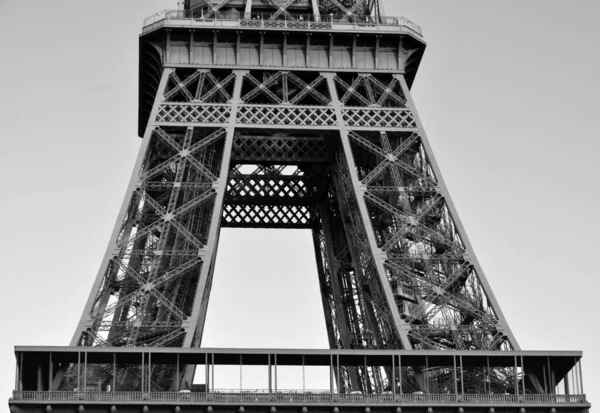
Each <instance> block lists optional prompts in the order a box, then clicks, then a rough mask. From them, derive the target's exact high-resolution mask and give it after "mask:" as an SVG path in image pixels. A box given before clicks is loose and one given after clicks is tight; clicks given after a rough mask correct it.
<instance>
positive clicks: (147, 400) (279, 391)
mask: <svg viewBox="0 0 600 413" xmlns="http://www.w3.org/2000/svg"><path fill="white" fill-rule="evenodd" d="M15 355H16V366H17V373H16V376H15V388H16V390H15V391H14V392H13V397H12V398H11V399H10V400H9V405H10V410H11V412H12V413H42V412H45V413H50V412H51V411H57V412H58V411H60V412H70V411H73V410H74V409H77V411H78V412H79V413H83V411H88V412H106V411H107V410H110V411H111V412H112V413H116V412H117V411H127V412H130V411H131V412H133V411H135V412H139V411H143V412H146V413H147V412H173V411H175V412H182V411H186V412H192V411H194V412H195V411H198V409H199V408H200V409H203V410H204V411H206V412H238V413H239V412H244V411H256V412H258V411H261V412H264V411H271V412H276V411H286V412H287V411H290V412H291V411H294V412H296V411H300V410H301V411H302V412H304V413H307V412H309V411H318V412H325V411H327V412H331V411H333V412H341V411H352V412H367V413H369V412H391V411H395V412H397V413H400V412H421V413H422V412H424V411H427V412H430V413H431V412H434V411H435V412H446V411H447V412H457V411H458V412H466V411H472V412H476V411H478V412H486V413H489V412H503V411H507V412H509V411H510V412H514V413H517V412H520V413H524V412H538V411H539V412H583V411H585V410H586V409H588V408H589V407H590V404H589V403H588V401H587V399H586V396H585V394H584V392H583V382H582V375H581V352H575V351H561V352H555V351H553V352H547V351H512V352H497V351H445V352H439V351H419V350H412V351H402V350H283V349H280V350H277V349H268V350H263V349H203V348H200V349H181V348H147V349H144V348H132V347H128V348H124V347H123V348H107V347H103V348H101V347H92V348H84V347H16V348H15ZM189 365H195V366H196V378H195V383H197V382H198V381H199V382H200V383H201V384H193V385H191V386H189V385H186V384H184V382H183V381H182V380H181V379H180V377H181V375H180V373H181V372H182V371H184V370H185V367H186V366H189ZM165 366H168V367H171V368H172V370H173V372H174V373H175V374H173V375H172V377H171V380H172V381H171V382H170V388H171V391H168V392H165V391H156V389H155V387H156V386H157V382H158V381H159V380H161V377H159V373H158V372H163V373H164V371H165V370H164V368H161V367H165ZM227 368H229V370H227ZM231 368H233V369H234V370H235V371H232V370H231ZM238 368H239V370H238ZM294 368H295V370H294ZM353 368H360V369H365V371H368V370H369V369H382V370H384V371H385V372H386V376H387V377H388V381H389V383H396V384H395V385H390V384H387V385H385V387H382V388H380V389H375V388H373V389H371V390H369V391H351V389H348V390H347V391H346V392H340V391H338V385H337V383H340V382H341V381H343V380H344V378H343V376H344V371H347V370H348V369H353ZM123 369H126V370H127V371H128V373H129V374H128V377H130V378H131V379H130V380H128V381H127V382H126V383H122V382H121V383H120V382H119V381H117V379H115V377H119V376H120V374H119V373H120V371H122V370H123ZM257 369H258V370H257ZM99 370H106V371H111V370H112V371H113V373H114V374H113V379H112V381H110V382H96V381H95V377H96V378H97V377H100V376H99V375H98V374H97V372H98V371H99ZM244 370H246V371H247V373H248V375H249V376H250V378H249V379H247V378H244ZM248 370H250V371H248ZM238 371H239V373H238ZM69 372H70V373H71V374H69ZM399 372H400V373H399ZM199 373H201V374H199ZM293 376H295V377H293ZM307 378H309V379H307ZM469 378H470V379H469ZM499 378H501V382H499V381H498V380H499ZM163 379H164V377H163ZM294 379H296V382H298V383H301V386H298V388H294V389H289V388H286V389H283V388H282V386H281V383H282V382H286V383H290V380H291V381H293V380H294ZM223 382H225V383H227V386H226V387H224V388H220V387H217V386H218V384H217V386H215V383H220V384H222V383H223ZM315 383H321V384H322V383H327V386H325V388H320V389H315V387H314V384H315ZM161 386H164V382H163V383H161ZM382 386H383V384H382Z"/></svg>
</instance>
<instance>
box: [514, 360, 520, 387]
mask: <svg viewBox="0 0 600 413" xmlns="http://www.w3.org/2000/svg"><path fill="white" fill-rule="evenodd" d="M514 359H515V374H514V376H515V396H518V395H519V378H518V377H517V372H518V371H519V368H518V366H517V356H515V357H514Z"/></svg>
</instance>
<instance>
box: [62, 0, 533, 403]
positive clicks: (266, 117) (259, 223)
mask: <svg viewBox="0 0 600 413" xmlns="http://www.w3.org/2000/svg"><path fill="white" fill-rule="evenodd" d="M424 47H425V44H424V42H423V40H422V38H421V36H420V32H419V31H417V30H416V29H415V25H414V24H412V23H410V24H409V23H407V21H406V20H405V19H398V18H389V17H386V16H382V13H381V9H380V7H379V4H378V2H377V1H375V0H351V1H350V0H311V1H309V0H246V1H242V0H219V1H216V0H199V1H196V0H188V1H187V3H186V5H185V8H184V10H179V11H175V12H169V13H167V14H165V15H164V16H162V17H161V18H158V19H156V18H153V19H152V21H149V22H148V24H147V25H146V27H145V28H144V33H143V35H142V36H141V37H140V56H141V57H140V134H141V136H142V137H143V141H142V145H141V149H140V152H139V156H138V158H137V162H136V165H135V168H134V172H133V175H132V178H131V181H130V185H129V188H128V190H127V193H126V196H125V201H124V204H123V207H122V209H121V212H120V214H119V217H118V222H117V224H116V227H115V230H114V232H113V235H112V238H111V240H110V243H109V246H108V248H107V251H106V254H105V257H104V260H103V261H102V264H101V268H100V270H99V273H98V276H97V278H96V281H95V283H94V286H93V288H92V292H91V294H90V297H89V299H88V301H87V304H86V306H85V309H84V311H83V314H82V316H81V320H80V322H79V325H78V327H77V330H76V332H75V335H74V337H73V340H72V342H71V345H72V346H113V347H119V346H137V347H142V346H143V347H199V346H200V345H201V343H202V336H203V328H204V322H205V318H206V311H207V305H208V300H209V295H210V290H211V284H212V279H213V272H214V271H213V270H214V266H215V257H216V252H217V246H218V240H219V232H220V229H221V228H222V227H236V228H306V229H311V230H312V234H313V240H314V248H315V255H316V260H317V267H318V273H319V274H318V276H319V282H320V288H321V293H322V302H323V308H324V313H325V320H326V325H327V333H328V337H329V343H330V346H331V348H332V349H403V350H518V349H519V347H518V344H517V342H516V340H515V338H514V337H513V335H512V333H511V331H510V329H509V327H508V325H507V323H506V320H505V318H504V316H503V314H502V312H501V310H500V307H499V306H498V303H497V301H496V299H495V298H494V295H493V293H492V291H491V289H490V286H489V284H488V282H487V280H486V278H485V276H484V274H483V271H482V269H481V267H480V266H479V263H478V262H477V259H476V257H475V255H474V253H473V249H472V247H471V245H470V243H469V241H468V239H467V237H466V234H465V231H464V228H463V226H462V225H461V223H460V220H459V219H458V215H457V213H456V209H455V207H454V205H453V204H452V201H451V199H450V197H449V196H448V190H447V187H446V185H445V183H444V181H443V179H442V177H441V174H440V170H439V167H438V165H437V163H436V161H435V158H434V156H433V152H432V149H431V147H430V144H429V142H428V140H427V136H426V134H425V131H424V129H423V126H422V124H421V121H420V119H419V117H418V114H417V111H416V108H415V105H414V102H413V100H412V98H411V95H410V85H411V84H412V81H413V79H414V76H415V73H416V70H417V68H418V65H419V61H420V57H421V55H422V53H423V50H424ZM342 370H343V371H342V372H341V375H340V376H339V380H340V383H338V385H339V387H340V388H341V389H345V390H346V391H351V390H361V391H375V390H378V391H382V390H383V389H385V388H387V387H390V386H391V380H392V376H395V377H401V378H402V380H404V381H405V382H406V383H412V385H413V386H414V389H415V391H419V388H420V385H419V380H420V379H419V377H421V378H422V377H423V374H425V373H424V372H423V371H419V370H418V369H417V370H411V369H409V368H404V371H403V372H400V373H398V372H396V371H394V369H389V368H376V367H369V366H364V367H361V366H359V367H352V368H347V369H342ZM71 373H72V372H71ZM109 373H110V372H107V371H103V370H102V369H97V370H96V373H95V374H97V375H98V377H99V378H101V377H103V376H102V375H105V376H106V375H109ZM65 374H67V375H69V374H70V373H69V371H66V372H65ZM132 374H133V373H132ZM173 374H174V371H173V366H171V367H170V368H165V369H164V371H163V372H162V373H160V374H159V376H161V377H163V378H164V383H172V380H171V381H169V380H167V378H168V377H171V378H172V376H173ZM191 374H192V373H190V372H189V371H188V372H187V376H186V377H187V378H184V380H186V379H187V380H189V379H190V377H191ZM427 374H430V375H431V374H438V375H439V376H440V377H442V375H443V371H442V370H439V371H437V373H435V372H434V369H432V370H430V371H429V372H428V373H427ZM477 377H478V376H477V375H473V377H472V379H473V380H476V379H477ZM440 380H441V378H440ZM488 380H492V381H494V380H495V381H502V380H504V381H506V380H509V379H507V377H506V376H505V375H503V372H502V370H501V369H497V370H495V371H494V374H492V375H491V376H489V377H488ZM421 381H422V380H421ZM158 383H159V384H158V385H157V386H158V387H157V388H161V384H160V383H161V381H160V380H158ZM407 385H408V384H407ZM169 386H171V385H169V384H165V385H164V386H163V387H164V388H163V389H162V390H163V391H167V390H170V389H169ZM528 386H530V390H531V391H532V392H535V391H536V390H539V389H540V386H539V383H538V381H537V379H536V378H535V377H531V378H530V379H529V380H528Z"/></svg>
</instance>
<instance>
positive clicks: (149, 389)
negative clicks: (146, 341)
mask: <svg viewBox="0 0 600 413" xmlns="http://www.w3.org/2000/svg"><path fill="white" fill-rule="evenodd" d="M151 391H152V352H150V351H149V352H148V393H150V392H151Z"/></svg>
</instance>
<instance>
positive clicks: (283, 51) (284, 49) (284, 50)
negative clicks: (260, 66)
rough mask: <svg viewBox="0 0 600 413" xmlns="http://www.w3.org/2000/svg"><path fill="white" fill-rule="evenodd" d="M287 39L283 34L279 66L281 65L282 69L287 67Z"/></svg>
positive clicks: (286, 35) (285, 34)
mask: <svg viewBox="0 0 600 413" xmlns="http://www.w3.org/2000/svg"><path fill="white" fill-rule="evenodd" d="M287 37H288V34H287V33H283V47H282V48H281V55H282V56H281V64H282V65H283V67H287V49H288V46H287Z"/></svg>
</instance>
